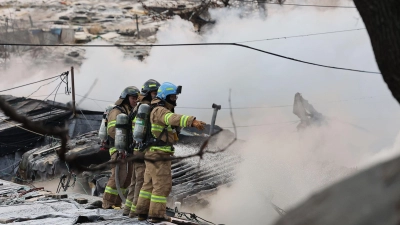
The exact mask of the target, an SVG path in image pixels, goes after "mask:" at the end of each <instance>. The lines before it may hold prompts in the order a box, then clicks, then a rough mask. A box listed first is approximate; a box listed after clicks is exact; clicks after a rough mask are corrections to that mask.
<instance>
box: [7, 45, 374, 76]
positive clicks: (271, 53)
mask: <svg viewBox="0 0 400 225" xmlns="http://www.w3.org/2000/svg"><path fill="white" fill-rule="evenodd" d="M0 45H10V46H43V47H77V46H79V47H103V48H104V47H178V46H207V45H208V46H211V45H213V46H224V45H225V46H236V47H241V48H247V49H250V50H253V51H258V52H261V53H264V54H269V55H272V56H275V57H279V58H283V59H287V60H291V61H295V62H299V63H304V64H308V65H313V66H319V67H324V68H329V69H337V70H346V71H352V72H359V73H372V74H381V73H380V72H375V71H366V70H357V69H349V68H343V67H336V66H328V65H323V64H318V63H313V62H308V61H304V60H300V59H295V58H291V57H288V56H284V55H280V54H276V53H273V52H269V51H264V50H261V49H258V48H253V47H250V46H247V45H243V44H238V43H186V44H133V45H121V44H116V45H68V44H67V45H66V44H61V45H54V44H46V45H45V44H40V45H38V44H13V43H10V44H7V43H0Z"/></svg>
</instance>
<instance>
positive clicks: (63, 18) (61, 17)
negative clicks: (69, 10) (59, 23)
mask: <svg viewBox="0 0 400 225" xmlns="http://www.w3.org/2000/svg"><path fill="white" fill-rule="evenodd" d="M58 19H60V20H69V17H68V16H60V17H58Z"/></svg>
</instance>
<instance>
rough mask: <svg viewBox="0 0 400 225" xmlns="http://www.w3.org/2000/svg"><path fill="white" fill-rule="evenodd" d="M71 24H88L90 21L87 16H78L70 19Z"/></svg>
mask: <svg viewBox="0 0 400 225" xmlns="http://www.w3.org/2000/svg"><path fill="white" fill-rule="evenodd" d="M71 22H73V23H89V22H90V19H89V17H87V16H84V15H80V16H75V17H73V18H72V19H71Z"/></svg>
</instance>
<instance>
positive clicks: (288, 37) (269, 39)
mask: <svg viewBox="0 0 400 225" xmlns="http://www.w3.org/2000/svg"><path fill="white" fill-rule="evenodd" d="M360 30H366V28H358V29H349V30H338V31H329V32H321V33H312V34H302V35H294V36H287V37H276V38H264V39H257V40H250V41H239V42H236V43H250V42H259V41H272V40H280V39H290V38H298V37H308V36H316V35H323V34H334V33H343V32H351V31H360Z"/></svg>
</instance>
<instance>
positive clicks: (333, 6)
mask: <svg viewBox="0 0 400 225" xmlns="http://www.w3.org/2000/svg"><path fill="white" fill-rule="evenodd" d="M235 1H237V2H248V3H265V4H269V5H281V6H285V5H288V6H303V7H321V8H344V9H356V8H357V7H355V6H343V5H316V4H297V3H282V4H280V3H277V2H269V1H266V0H253V1H251V0H235ZM235 1H232V2H235ZM192 2H204V1H192Z"/></svg>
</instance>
